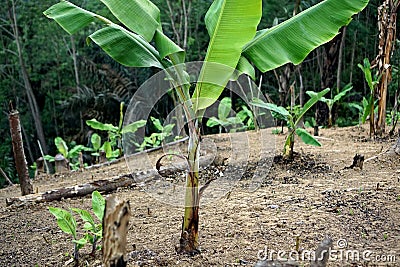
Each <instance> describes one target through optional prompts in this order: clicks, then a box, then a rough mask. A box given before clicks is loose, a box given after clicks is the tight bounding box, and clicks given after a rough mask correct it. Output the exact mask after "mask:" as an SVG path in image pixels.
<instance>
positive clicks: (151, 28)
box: [100, 0, 160, 42]
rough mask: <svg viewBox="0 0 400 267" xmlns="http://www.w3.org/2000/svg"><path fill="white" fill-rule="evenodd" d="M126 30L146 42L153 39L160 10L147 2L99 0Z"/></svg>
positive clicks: (140, 0) (139, 0)
mask: <svg viewBox="0 0 400 267" xmlns="http://www.w3.org/2000/svg"><path fill="white" fill-rule="evenodd" d="M100 1H101V2H103V3H104V4H105V5H106V6H107V8H108V9H109V10H110V11H111V12H112V13H113V15H114V16H115V17H116V18H117V19H118V20H119V21H120V22H122V23H123V24H124V25H125V26H126V27H128V29H130V30H131V31H133V32H134V33H137V34H139V35H141V36H142V37H143V38H144V39H145V40H146V41H148V42H150V41H151V40H152V39H153V36H154V33H155V31H156V29H157V28H158V27H159V21H160V10H159V9H158V7H156V6H155V5H154V4H153V3H152V2H151V1H149V0H135V1H127V0H100Z"/></svg>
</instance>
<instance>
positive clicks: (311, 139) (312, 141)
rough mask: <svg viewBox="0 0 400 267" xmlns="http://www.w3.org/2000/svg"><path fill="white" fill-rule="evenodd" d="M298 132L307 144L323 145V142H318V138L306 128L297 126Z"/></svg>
mask: <svg viewBox="0 0 400 267" xmlns="http://www.w3.org/2000/svg"><path fill="white" fill-rule="evenodd" d="M296 134H297V135H298V136H299V137H300V138H301V140H302V141H303V142H304V143H305V144H307V145H312V146H321V143H320V142H318V140H317V139H315V138H314V136H312V135H311V134H309V133H308V132H307V131H306V130H304V129H303V128H297V129H296Z"/></svg>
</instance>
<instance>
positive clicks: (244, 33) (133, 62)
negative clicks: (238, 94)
mask: <svg viewBox="0 0 400 267" xmlns="http://www.w3.org/2000/svg"><path fill="white" fill-rule="evenodd" d="M101 2H102V3H104V4H105V5H106V6H107V8H108V9H109V10H110V11H111V13H112V14H113V15H114V17H115V18H116V19H117V20H118V21H119V23H118V24H117V23H113V22H112V21H111V20H110V19H108V18H106V17H103V16H100V15H99V14H96V13H94V12H91V11H88V10H85V9H83V8H80V7H78V6H76V5H74V4H72V3H70V2H68V1H62V2H60V3H58V4H55V5H53V6H52V7H50V8H49V9H48V10H46V11H45V12H44V14H45V15H46V16H47V17H49V18H51V19H54V20H55V21H56V22H57V23H58V24H60V26H61V27H62V28H64V30H66V31H67V32H68V33H70V34H73V33H75V32H77V31H79V30H81V29H82V28H84V27H86V26H88V25H89V24H92V23H94V22H99V24H100V25H101V26H102V27H101V28H100V29H99V30H96V31H95V32H93V33H92V34H90V35H89V37H88V40H89V41H93V42H94V43H96V44H97V45H99V46H100V47H101V48H102V49H103V50H104V51H105V52H106V53H108V54H109V55H110V56H111V57H112V58H113V59H115V60H116V61H118V62H119V63H121V64H124V65H126V66H130V67H156V68H159V69H164V70H166V71H168V72H171V73H170V74H171V75H170V76H171V81H170V82H171V83H173V85H174V86H173V88H175V90H176V92H177V95H178V96H179V100H180V102H181V104H182V105H183V109H184V113H185V116H186V119H187V122H188V129H189V142H188V155H187V160H188V165H189V166H188V172H187V178H186V191H185V212H184V219H183V223H182V232H181V239H180V246H179V248H178V252H183V253H196V252H198V247H199V242H198V225H199V213H198V212H199V203H200V194H199V155H200V154H199V151H200V146H199V144H200V130H199V125H200V124H201V120H202V117H203V115H204V112H205V109H206V108H207V107H209V106H210V105H212V104H213V103H214V102H215V101H216V100H217V99H218V97H219V96H220V95H221V93H222V91H223V89H224V87H225V86H226V84H227V82H228V81H229V79H231V78H232V77H234V76H235V73H236V72H235V69H237V70H239V73H246V74H249V75H250V76H251V77H252V78H254V73H255V71H254V67H253V65H254V66H255V67H257V68H258V69H259V70H260V71H261V72H266V71H268V70H272V69H275V68H277V67H279V66H281V65H283V64H285V63H288V62H293V63H294V64H298V63H300V62H301V61H302V60H303V59H304V58H305V57H306V56H307V55H308V54H309V53H310V52H311V51H312V50H313V49H315V48H316V47H318V46H319V45H321V44H323V43H326V42H328V41H330V40H331V39H332V38H333V37H334V36H335V35H337V33H338V30H339V29H340V28H341V27H342V26H344V25H347V24H348V23H349V22H350V20H351V16H352V15H354V14H356V13H358V12H359V11H361V10H362V9H363V8H364V7H365V6H366V5H367V4H368V0H325V1H322V2H321V3H319V4H317V5H315V6H313V7H311V8H309V9H308V10H306V11H304V12H302V13H300V14H298V15H297V16H295V17H293V18H291V19H289V20H287V21H285V22H283V23H281V24H278V25H276V26H274V27H272V28H269V29H263V30H260V31H257V27H258V24H259V23H260V21H261V15H262V0H247V1H241V0H214V1H213V3H212V4H211V6H210V8H209V10H208V12H207V13H206V16H205V24H206V27H207V30H208V33H209V35H210V42H209V46H208V48H207V53H206V57H205V60H204V63H203V66H202V69H201V71H200V75H199V77H198V82H197V83H196V86H195V90H194V92H193V94H192V95H190V90H189V89H190V83H189V81H187V80H186V79H187V75H185V72H184V68H183V67H182V66H181V65H179V64H181V63H184V58H185V51H184V50H183V49H181V48H180V47H179V46H178V45H176V44H175V43H174V42H173V41H172V40H171V39H169V38H168V37H167V36H166V35H165V34H164V33H163V30H162V23H161V21H160V10H159V9H158V8H157V6H155V5H154V4H153V3H152V2H151V1H150V0H136V1H133V0H132V1H126V0H101ZM121 24H122V25H123V26H121ZM316 25H318V26H316ZM153 44H154V45H153ZM172 66H174V67H173V68H172V69H173V70H174V71H171V68H170V67H172Z"/></svg>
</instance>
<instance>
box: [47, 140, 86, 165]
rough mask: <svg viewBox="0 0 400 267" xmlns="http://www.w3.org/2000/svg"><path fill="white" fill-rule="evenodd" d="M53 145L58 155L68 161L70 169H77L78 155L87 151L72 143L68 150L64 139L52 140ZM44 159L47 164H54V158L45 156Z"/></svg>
mask: <svg viewBox="0 0 400 267" xmlns="http://www.w3.org/2000/svg"><path fill="white" fill-rule="evenodd" d="M54 144H55V145H56V147H57V150H58V153H60V154H61V155H63V156H64V158H66V159H67V160H68V163H69V166H70V167H71V169H73V170H77V169H79V153H80V152H81V151H87V150H88V148H87V147H85V146H84V145H76V144H75V142H72V143H71V144H70V146H71V148H69V147H68V145H67V143H66V142H65V141H64V139H62V138H61V137H59V136H58V137H56V138H55V139H54ZM44 159H45V160H48V161H49V162H54V157H53V156H50V155H45V156H44Z"/></svg>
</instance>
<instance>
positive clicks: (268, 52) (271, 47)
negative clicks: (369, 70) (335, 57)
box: [243, 0, 369, 72]
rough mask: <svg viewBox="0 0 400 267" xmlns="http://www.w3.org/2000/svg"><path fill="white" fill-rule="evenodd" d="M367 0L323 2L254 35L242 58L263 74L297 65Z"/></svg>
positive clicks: (324, 41) (335, 32) (360, 8)
mask: <svg viewBox="0 0 400 267" xmlns="http://www.w3.org/2000/svg"><path fill="white" fill-rule="evenodd" d="M368 1H369V0H326V1H323V2H321V3H319V4H317V5H315V6H313V7H311V8H309V9H307V10H305V11H303V12H301V13H300V14H298V15H297V16H295V17H292V18H291V19H289V20H287V21H285V22H282V23H281V24H278V25H277V26H275V27H272V28H270V29H264V30H261V31H259V32H257V35H256V37H255V38H254V39H253V40H252V41H251V42H249V43H248V44H247V45H246V47H245V48H244V50H243V54H244V56H245V57H246V58H247V59H249V60H250V61H251V62H252V63H254V65H255V66H256V67H257V68H258V69H259V70H261V71H262V72H266V71H268V70H272V69H275V68H277V67H279V66H281V65H283V64H286V63H288V62H292V63H294V64H299V63H300V62H302V61H303V60H304V58H305V57H306V56H307V55H308V54H309V53H310V52H311V51H312V50H313V49H315V48H316V47H318V46H320V45H322V44H324V43H327V42H329V41H330V40H332V39H333V37H335V35H336V34H337V33H338V31H339V29H340V28H341V27H342V26H344V25H347V24H348V23H349V22H350V21H351V16H352V15H354V14H356V13H358V12H360V11H361V10H362V9H364V7H365V6H366V5H367V4H368Z"/></svg>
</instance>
